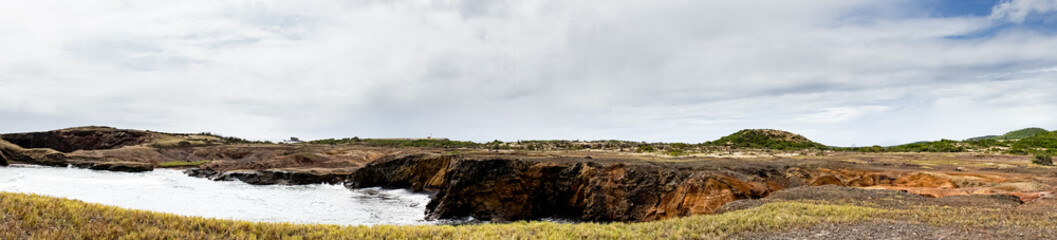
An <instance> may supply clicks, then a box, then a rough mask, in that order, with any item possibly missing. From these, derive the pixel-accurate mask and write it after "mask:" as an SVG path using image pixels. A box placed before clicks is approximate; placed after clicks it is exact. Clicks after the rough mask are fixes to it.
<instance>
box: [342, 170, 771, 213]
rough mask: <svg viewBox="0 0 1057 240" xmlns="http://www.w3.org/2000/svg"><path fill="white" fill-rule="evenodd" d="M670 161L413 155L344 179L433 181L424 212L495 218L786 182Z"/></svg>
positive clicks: (747, 190) (710, 195)
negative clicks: (683, 165) (430, 194)
mask: <svg viewBox="0 0 1057 240" xmlns="http://www.w3.org/2000/svg"><path fill="white" fill-rule="evenodd" d="M673 165H675V164H654V163H619V162H607V161H590V162H588V161H581V160H573V159H569V158H559V159H516V158H507V157H490V158H480V157H460V156H432V157H431V156H426V155H417V156H408V157H403V158H394V159H385V160H380V161H377V162H374V163H371V164H369V165H368V166H366V167H364V168H363V169H361V170H358V171H357V172H355V173H353V174H352V176H351V177H350V181H351V182H350V183H348V184H347V185H348V186H349V187H353V188H359V187H372V186H381V187H393V188H403V187H409V186H411V187H410V188H412V189H417V190H421V189H426V190H428V189H434V188H435V189H436V195H435V197H434V198H433V199H432V200H431V201H430V203H429V205H428V206H427V217H428V218H431V219H451V218H462V217H468V216H469V217H474V218H477V219H486V220H497V221H509V220H522V219H539V218H549V217H554V218H565V219H574V220H588V221H641V220H655V219H663V218H670V217H677V216H686V215H691V214H701V213H710V212H712V211H714V210H715V209H717V208H719V207H720V206H722V205H723V204H724V203H727V202H730V201H734V200H736V199H747V198H760V197H763V196H766V195H767V193H769V192H772V191H775V190H778V189H781V188H784V187H786V186H787V185H788V182H787V181H785V178H783V177H781V176H782V175H783V173H782V171H781V169H779V168H774V167H767V166H754V167H745V168H740V169H727V168H714V167H712V168H707V169H701V168H689V167H680V166H673ZM386 173H391V174H386ZM441 179H442V180H441ZM438 183H439V185H438ZM434 186H435V187H434Z"/></svg>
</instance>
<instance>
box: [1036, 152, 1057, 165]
mask: <svg viewBox="0 0 1057 240" xmlns="http://www.w3.org/2000/svg"><path fill="white" fill-rule="evenodd" d="M1031 163H1034V164H1038V165H1044V166H1053V155H1051V154H1048V153H1037V154H1035V158H1034V159H1031Z"/></svg>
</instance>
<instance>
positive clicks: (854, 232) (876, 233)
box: [731, 222, 1053, 240]
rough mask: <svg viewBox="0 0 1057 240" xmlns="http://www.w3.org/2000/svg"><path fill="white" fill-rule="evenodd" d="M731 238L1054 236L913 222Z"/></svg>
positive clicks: (822, 227) (830, 226) (820, 227)
mask: <svg viewBox="0 0 1057 240" xmlns="http://www.w3.org/2000/svg"><path fill="white" fill-rule="evenodd" d="M731 239H761V240H762V239H1053V237H1052V235H1049V234H1046V233H1038V232H1030V231H1020V229H960V228H958V227H936V226H931V225H926V224H911V223H884V222H871V223H857V224H820V225H816V226H812V227H808V228H802V229H792V230H787V231H780V232H763V233H744V234H741V235H735V236H732V237H731Z"/></svg>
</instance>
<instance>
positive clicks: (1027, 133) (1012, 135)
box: [966, 127, 1047, 141]
mask: <svg viewBox="0 0 1057 240" xmlns="http://www.w3.org/2000/svg"><path fill="white" fill-rule="evenodd" d="M1043 132H1047V131H1046V129H1042V128H1037V127H1033V128H1025V129H1020V130H1016V131H1010V132H1007V133H1006V134H1002V135H987V136H979V137H974V138H969V139H966V141H979V140H989V139H993V140H1020V139H1024V138H1028V137H1031V136H1035V134H1039V133H1043Z"/></svg>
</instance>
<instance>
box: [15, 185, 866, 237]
mask: <svg viewBox="0 0 1057 240" xmlns="http://www.w3.org/2000/svg"><path fill="white" fill-rule="evenodd" d="M883 212H884V210H880V209H875V208H867V207H858V206H850V205H825V204H821V205H820V204H809V203H797V202H780V203H768V204H766V205H763V206H761V207H758V208H753V209H748V210H742V211H735V212H729V213H724V214H718V215H701V216H693V217H686V218H679V219H670V220H663V221H656V222H644V223H577V224H563V223H552V222H516V223H507V224H480V225H463V226H373V227H368V226H335V225H313V224H289V223H255V222H245V221H232V220H218V219H207V218H200V217H184V216H177V215H172V214H165V213H155V212H149V211H140V210H128V209H122V208H117V207H112V206H105V205H100V204H92V203H85V202H81V201H76V200H68V199H61V198H52V197H46V196H39V195H28V194H19V193H0V239H26V238H31V239H143V238H150V239H155V238H157V239H409V238H410V239H570V238H572V239H598V238H602V239H614V238H623V239H656V238H675V239H680V238H683V239H702V238H705V239H710V238H723V237H725V236H729V235H730V234H735V233H739V232H745V231H767V230H778V229H785V228H791V227H796V226H804V225H810V224H816V223H820V222H856V221H864V220H867V219H870V218H873V217H876V216H877V215H879V214H882V213H883Z"/></svg>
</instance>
